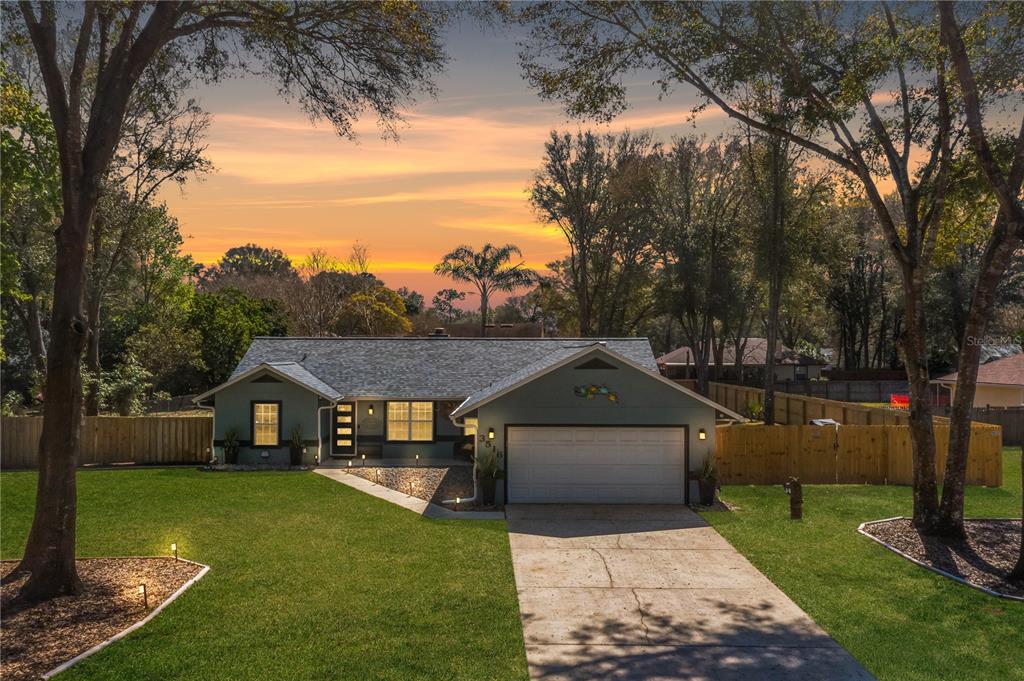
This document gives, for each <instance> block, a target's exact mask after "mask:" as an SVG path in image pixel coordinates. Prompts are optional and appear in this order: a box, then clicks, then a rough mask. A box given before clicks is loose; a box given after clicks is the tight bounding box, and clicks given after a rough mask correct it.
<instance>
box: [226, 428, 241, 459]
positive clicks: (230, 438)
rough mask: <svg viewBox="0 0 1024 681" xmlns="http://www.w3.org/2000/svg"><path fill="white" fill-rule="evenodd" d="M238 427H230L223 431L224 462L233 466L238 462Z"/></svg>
mask: <svg viewBox="0 0 1024 681" xmlns="http://www.w3.org/2000/svg"><path fill="white" fill-rule="evenodd" d="M239 449H241V447H240V446H239V444H238V429H237V428H230V429H228V432H226V433H224V463H226V464H228V465H229V466H234V465H236V464H237V463H238V451H239Z"/></svg>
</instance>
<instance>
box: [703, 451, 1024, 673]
mask: <svg viewBox="0 0 1024 681" xmlns="http://www.w3.org/2000/svg"><path fill="white" fill-rule="evenodd" d="M1020 456H1021V454H1020V449H1019V448H1013V449H1009V448H1007V449H1005V450H1003V487H1002V488H1000V489H988V488H977V487H971V488H968V492H967V508H966V511H967V515H968V517H1020V514H1021V479H1020ZM722 496H723V498H725V499H726V500H727V501H729V502H730V503H732V504H735V505H737V506H738V507H739V508H738V510H736V511H735V512H733V513H723V512H712V513H705V514H704V517H705V518H706V519H707V520H708V522H710V523H711V524H712V525H714V526H715V528H716V529H717V530H718V531H719V532H721V533H722V535H724V536H725V538H726V539H728V540H729V541H730V542H731V543H732V544H733V545H734V546H735V547H736V548H737V549H739V550H740V551H741V552H743V554H744V555H746V556H747V558H749V559H750V560H751V562H753V563H754V565H756V566H757V567H758V568H759V569H760V570H761V571H762V572H764V573H765V574H766V575H767V576H768V577H769V578H770V579H771V580H772V581H773V582H775V583H776V584H777V585H778V586H779V587H780V588H782V590H783V591H785V592H786V593H787V594H788V595H789V596H790V598H792V599H793V600H794V601H796V602H797V603H798V604H799V605H800V606H801V607H802V608H803V609H804V610H806V611H807V612H808V613H809V614H810V615H811V617H813V618H814V619H815V620H816V621H817V622H818V623H819V624H820V625H821V626H822V627H824V628H825V629H826V630H827V631H828V632H829V633H830V634H831V635H832V636H833V637H835V639H836V640H837V641H839V643H840V644H842V645H843V646H844V647H845V648H846V649H847V650H849V651H850V652H851V653H852V654H853V655H854V656H855V657H856V658H857V659H858V660H860V661H861V663H862V664H863V665H864V666H865V667H867V669H868V670H869V671H870V672H871V673H873V674H875V675H876V676H877V677H878V678H880V679H921V680H922V681H925V680H927V681H931V680H933V679H944V680H948V679H1024V646H1022V645H1021V642H1022V636H1024V634H1022V632H1024V603H1020V602H1015V601H1009V600H1005V599H999V598H995V597H992V596H988V595H986V594H984V593H981V592H980V591H976V590H975V589H971V588H969V587H967V586H964V585H961V584H957V583H956V582H953V581H952V580H949V579H946V578H944V577H941V576H939V575H936V574H934V573H932V572H929V571H927V570H925V569H924V568H921V567H918V566H917V565H914V564H912V563H910V562H909V561H907V560H905V559H904V558H902V557H900V556H898V555H896V554H895V553H892V552H891V551H889V550H888V549H886V548H884V547H882V546H881V545H879V544H877V543H875V542H873V541H871V540H870V539H868V538H867V537H865V536H863V535H860V534H858V533H857V526H858V525H859V524H860V523H861V522H863V521H865V520H877V519H879V518H888V517H891V516H896V515H908V516H909V515H910V514H911V508H912V502H911V496H910V488H909V487H882V486H874V487H872V486H855V485H809V486H805V487H804V519H803V521H801V522H792V521H790V520H789V519H788V518H789V498H788V497H787V496H786V495H785V493H784V492H783V491H782V488H781V487H779V486H776V487H765V486H747V487H741V486H729V487H725V488H723V490H722Z"/></svg>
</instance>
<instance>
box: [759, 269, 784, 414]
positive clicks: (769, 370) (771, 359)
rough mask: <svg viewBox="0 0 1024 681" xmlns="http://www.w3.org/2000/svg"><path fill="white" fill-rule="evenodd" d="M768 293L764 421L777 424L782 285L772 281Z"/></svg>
mask: <svg viewBox="0 0 1024 681" xmlns="http://www.w3.org/2000/svg"><path fill="white" fill-rule="evenodd" d="M769 288H770V289H775V290H773V291H770V292H769V294H768V324H767V325H766V326H767V328H766V330H765V335H766V336H767V338H765V352H764V416H763V418H764V423H765V425H766V426H772V425H775V345H776V341H777V337H778V326H779V302H780V300H781V297H782V291H781V288H782V287H781V286H778V285H777V283H776V282H775V281H772V282H771V285H770V286H769Z"/></svg>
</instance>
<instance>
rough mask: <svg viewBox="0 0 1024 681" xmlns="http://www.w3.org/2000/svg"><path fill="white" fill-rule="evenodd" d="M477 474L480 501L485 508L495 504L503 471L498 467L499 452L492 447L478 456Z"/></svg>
mask: <svg viewBox="0 0 1024 681" xmlns="http://www.w3.org/2000/svg"><path fill="white" fill-rule="evenodd" d="M476 473H477V478H479V480H480V501H481V502H482V503H483V504H484V505H485V506H491V505H493V504H494V488H495V486H496V484H497V481H498V479H499V478H500V477H501V474H502V471H501V469H500V468H499V467H498V452H497V451H495V450H494V449H491V448H490V447H487V448H485V449H484V450H483V451H482V452H478V453H477V455H476Z"/></svg>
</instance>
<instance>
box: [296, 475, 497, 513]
mask: <svg viewBox="0 0 1024 681" xmlns="http://www.w3.org/2000/svg"><path fill="white" fill-rule="evenodd" d="M313 472H314V473H316V474H317V475H322V476H324V477H325V478H329V479H330V480H334V481H335V482H340V483H341V484H343V485H347V486H349V487H352V488H354V489H357V490H359V491H360V492H365V493H366V494H369V495H371V496H375V497H377V498H378V499H383V500H384V501H389V502H391V503H392V504H395V505H396V506H401V507H402V508H405V509H408V510H410V511H412V512H413V513H418V514H420V515H421V516H424V517H426V518H435V519H442V520H503V519H504V518H505V514H504V513H502V512H501V511H453V510H451V509H449V508H445V507H444V506H440V505H438V504H432V503H430V502H429V501H424V500H423V499H420V498H419V497H414V496H410V495H408V494H405V493H404V492H399V491H398V490H394V489H391V488H390V487H385V486H384V485H378V484H376V483H373V482H370V481H369V480H366V479H364V478H361V477H359V476H358V475H349V474H348V473H346V472H345V470H344V469H342V468H317V469H316V470H315V471H313Z"/></svg>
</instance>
